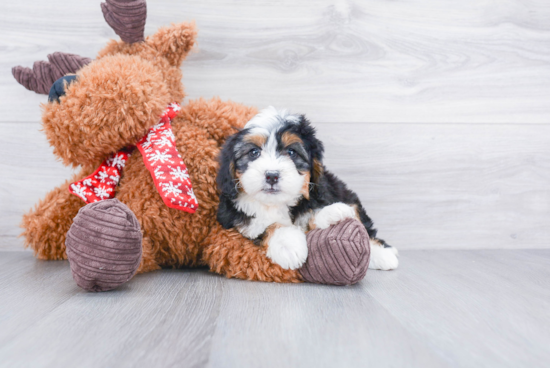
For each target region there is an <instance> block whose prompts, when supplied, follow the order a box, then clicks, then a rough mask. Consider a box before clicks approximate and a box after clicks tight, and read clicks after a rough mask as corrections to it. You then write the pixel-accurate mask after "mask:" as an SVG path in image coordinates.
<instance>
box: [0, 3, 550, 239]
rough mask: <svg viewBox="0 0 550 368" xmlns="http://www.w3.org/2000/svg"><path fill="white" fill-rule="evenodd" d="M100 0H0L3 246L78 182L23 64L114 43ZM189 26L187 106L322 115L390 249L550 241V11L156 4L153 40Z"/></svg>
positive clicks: (318, 120) (341, 162) (330, 153)
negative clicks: (212, 103)
mask: <svg viewBox="0 0 550 368" xmlns="http://www.w3.org/2000/svg"><path fill="white" fill-rule="evenodd" d="M99 2H100V1H98V0H97V1H96V0H94V1H70V0H56V1H38V0H18V1H2V3H1V4H0V35H2V37H0V55H1V57H0V250H16V249H21V245H22V240H21V239H20V238H17V235H18V234H19V232H20V229H19V228H18V227H17V225H18V223H19V221H20V217H21V215H22V214H23V213H24V212H25V211H26V210H27V209H29V208H30V207H31V206H32V205H33V204H34V203H36V202H37V201H38V200H39V199H40V198H41V197H42V196H44V195H45V193H46V192H47V191H48V190H50V189H51V188H52V187H54V186H55V185H58V184H60V183H61V182H62V181H64V180H65V179H66V178H67V177H68V176H69V174H70V173H71V170H70V169H67V168H65V167H63V166H62V165H61V164H60V163H59V162H57V161H56V160H55V158H54V157H53V155H52V153H51V148H50V147H49V146H48V144H47V142H46V141H45V138H44V136H43V134H42V133H41V132H40V131H39V129H40V123H39V122H40V108H39V104H40V103H42V102H45V101H46V97H45V96H41V95H36V94H34V93H32V92H29V91H27V90H25V89H24V88H23V87H21V86H19V85H17V84H16V82H15V81H14V79H13V78H12V76H11V71H10V69H11V67H12V66H14V65H25V66H31V65H32V63H33V62H34V61H35V60H42V59H45V58H46V55H47V54H49V53H52V52H54V51H64V52H71V53H77V54H80V55H83V56H89V57H94V56H95V54H96V53H97V51H98V50H99V49H100V48H101V47H102V46H103V45H104V44H105V43H106V42H107V40H108V39H109V38H113V37H115V35H114V32H113V31H112V30H111V29H110V28H109V27H108V26H107V25H106V23H105V22H104V20H103V18H102V15H101V11H100V8H99ZM188 20H195V21H196V23H197V26H198V29H199V39H198V41H199V44H198V48H197V49H196V51H195V52H194V53H193V54H191V55H190V57H189V58H188V60H187V61H186V62H185V64H184V67H183V71H184V84H185V86H186V90H187V93H188V94H189V98H191V99H194V98H198V97H206V98H208V97H213V96H221V97H222V98H224V99H232V100H234V101H238V102H242V103H245V104H250V105H255V106H257V107H259V108H262V107H265V106H267V105H276V106H279V107H287V108H289V109H291V110H292V111H295V112H301V113H306V114H307V115H308V116H309V117H310V118H311V120H312V121H313V122H314V123H315V125H316V126H317V127H318V131H319V135H320V136H321V138H322V139H323V140H324V142H325V144H326V148H327V150H326V151H327V152H326V164H327V166H328V167H329V168H330V169H331V170H332V171H334V172H336V173H337V174H339V175H340V176H341V177H342V178H343V179H344V180H345V181H346V182H348V183H349V185H350V186H351V187H352V188H353V189H355V190H356V191H357V192H358V194H359V195H360V197H361V199H362V200H363V202H364V204H365V205H366V207H367V210H368V212H369V214H370V215H371V217H373V219H374V220H375V222H376V224H377V226H378V228H379V229H380V233H379V234H380V236H381V237H382V238H385V239H386V240H387V241H388V242H389V243H390V244H394V245H396V246H397V247H398V248H399V249H422V248H424V249H435V248H437V249H471V248H548V247H549V246H550V243H549V241H548V239H549V238H550V124H549V123H550V1H548V0H484V1H479V0H462V1H456V0H394V1H388V0H364V1H349V2H347V1H335V0H299V1H298V0H282V1H269V2H267V1H257V0H244V1H243V0H241V1H222V0H185V1H183V0H180V1H175V0H173V1H170V0H162V1H153V0H151V1H149V2H148V23H147V27H146V34H152V33H153V32H154V31H155V30H156V29H157V28H158V27H160V26H162V25H167V24H169V23H170V22H179V21H188Z"/></svg>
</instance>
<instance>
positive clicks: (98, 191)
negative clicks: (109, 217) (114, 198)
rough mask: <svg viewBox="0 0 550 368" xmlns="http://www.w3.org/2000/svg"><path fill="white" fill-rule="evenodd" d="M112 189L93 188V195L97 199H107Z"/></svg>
mask: <svg viewBox="0 0 550 368" xmlns="http://www.w3.org/2000/svg"><path fill="white" fill-rule="evenodd" d="M112 191H113V189H111V188H103V187H95V188H94V193H95V195H96V196H98V197H99V199H100V200H101V199H104V198H109V197H110V196H111V195H110V194H109V192H112Z"/></svg>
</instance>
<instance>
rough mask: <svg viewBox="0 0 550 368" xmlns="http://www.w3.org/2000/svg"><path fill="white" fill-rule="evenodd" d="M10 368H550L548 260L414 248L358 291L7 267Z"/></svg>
mask: <svg viewBox="0 0 550 368" xmlns="http://www.w3.org/2000/svg"><path fill="white" fill-rule="evenodd" d="M0 295H1V299H0V367H9V368H13V367H154V366H157V367H172V366H174V367H239V368H241V367H422V368H427V367H514V368H517V367H530V368H533V367H548V365H549V364H550V303H549V301H550V250H477V251H472V250H468V251H450V250H440V251H431V250H410V251H404V252H402V254H401V267H400V269H398V270H396V271H392V272H383V271H372V270H371V271H369V272H368V273H367V277H366V279H364V280H363V281H362V282H360V283H359V284H357V285H355V286H351V287H329V286H319V285H312V284H301V285H281V284H267V283H255V282H246V281H239V280H227V279H225V278H223V277H221V276H218V275H214V274H210V273H208V272H207V271H206V270H163V271H159V272H154V273H150V274H146V275H138V276H137V277H135V278H134V279H133V280H131V281H130V282H129V283H128V284H126V285H125V286H124V287H122V288H120V289H119V290H116V291H111V292H106V293H88V292H85V291H83V290H81V289H79V288H78V287H77V286H76V285H75V283H74V282H73V280H72V278H71V274H70V270H69V266H68V264H67V263H66V262H64V261H62V262H43V261H37V260H34V259H33V258H32V255H31V254H29V253H27V252H3V253H2V257H1V258H0Z"/></svg>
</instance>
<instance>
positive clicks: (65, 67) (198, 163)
mask: <svg viewBox="0 0 550 368" xmlns="http://www.w3.org/2000/svg"><path fill="white" fill-rule="evenodd" d="M101 6H102V10H103V14H104V17H105V20H106V21H107V23H108V24H109V25H110V26H111V27H112V28H113V30H114V31H115V32H116V33H117V34H118V35H119V36H120V40H111V41H110V42H109V43H107V45H106V46H105V47H104V48H103V49H102V50H101V51H100V52H99V54H98V55H97V57H96V58H95V60H91V59H88V58H83V57H79V56H77V55H72V54H65V53H53V54H51V55H49V56H48V60H49V61H48V62H45V61H39V62H36V63H35V64H34V67H33V69H29V68H23V67H15V68H14V69H13V75H14V77H15V78H16V79H17V81H18V82H19V83H21V84H22V85H23V86H25V87H26V88H28V89H30V90H33V91H35V92H37V93H42V94H48V95H49V96H48V102H47V103H45V104H43V105H42V109H43V114H42V123H43V130H44V133H45V134H46V136H47V139H48V141H49V143H50V145H51V146H52V147H53V153H54V155H55V156H56V157H57V158H59V159H60V160H61V161H62V162H63V164H65V165H67V166H72V167H73V168H76V169H78V172H77V173H76V174H75V175H74V176H73V177H72V178H71V179H70V180H67V181H66V182H65V183H63V184H62V185H60V186H59V187H57V188H55V189H53V190H52V191H51V192H49V193H48V194H47V195H46V197H45V198H44V199H43V200H41V201H40V202H39V203H38V204H37V205H36V206H35V208H34V209H33V210H31V211H30V212H28V213H27V214H25V215H24V217H23V221H22V227H23V229H24V232H23V235H24V238H25V245H26V246H27V247H30V248H31V249H33V250H34V253H35V255H36V257H37V258H39V259H43V260H62V259H67V258H68V259H69V261H70V266H71V270H72V273H73V277H74V279H75V280H76V282H77V283H78V285H80V286H81V287H83V288H84V289H86V290H91V291H104V290H109V289H113V288H115V287H117V286H119V285H121V284H122V283H124V282H127V281H128V280H130V279H131V278H132V277H133V275H134V274H135V273H136V272H139V273H143V272H149V271H154V270H158V269H160V268H163V267H164V268H166V267H168V268H179V267H184V266H185V267H188V266H207V267H209V269H210V270H211V271H212V272H216V273H219V274H222V275H225V276H227V277H233V278H240V279H245V280H258V281H271V282H304V281H308V282H316V283H325V284H335V285H347V284H352V283H355V282H357V281H359V280H361V279H362V278H363V277H364V275H365V273H366V271H367V267H368V263H369V255H370V250H369V237H368V234H366V231H365V229H364V227H363V226H362V225H361V223H359V222H358V221H356V220H346V221H343V222H341V223H339V224H337V225H334V226H331V227H330V228H328V229H325V230H321V229H316V230H313V231H311V232H309V233H308V234H307V239H308V246H309V252H308V255H307V260H305V262H304V263H303V264H302V266H301V267H300V268H297V269H284V268H283V267H281V266H280V265H279V264H277V263H275V262H273V261H272V260H271V259H270V258H269V257H268V256H267V255H266V254H267V247H268V246H267V245H266V244H255V243H254V242H253V241H251V240H249V239H246V238H244V237H243V236H241V234H240V233H238V232H237V231H236V230H233V229H224V228H223V227H222V226H221V225H220V224H219V223H218V221H217V220H216V213H217V209H218V205H219V190H218V188H217V185H216V175H217V171H218V169H219V162H218V156H219V153H220V150H221V148H222V145H223V144H224V142H225V140H226V138H227V137H229V136H231V135H233V134H235V133H237V132H238V131H240V130H241V129H242V128H243V127H244V125H245V124H246V123H247V122H248V121H249V120H250V119H251V118H252V117H253V116H254V115H255V114H256V113H257V111H256V109H254V108H252V107H247V106H243V105H240V104H237V103H234V102H223V101H221V100H220V99H219V98H214V99H212V100H208V101H206V100H204V99H198V100H195V101H189V102H187V103H186V104H182V101H183V99H184V97H185V94H184V89H183V85H182V83H181V79H182V72H181V70H180V67H181V65H182V62H183V60H184V59H185V57H186V56H187V54H188V53H189V51H190V50H191V48H192V47H193V45H194V43H195V37H196V30H195V27H194V25H193V24H192V23H180V24H173V25H171V26H169V27H164V28H160V29H159V30H158V31H157V32H156V33H155V34H153V35H151V36H148V37H144V27H145V19H146V4H145V1H140V0H136V1H134V0H107V2H106V3H103V4H101ZM312 187H314V186H312Z"/></svg>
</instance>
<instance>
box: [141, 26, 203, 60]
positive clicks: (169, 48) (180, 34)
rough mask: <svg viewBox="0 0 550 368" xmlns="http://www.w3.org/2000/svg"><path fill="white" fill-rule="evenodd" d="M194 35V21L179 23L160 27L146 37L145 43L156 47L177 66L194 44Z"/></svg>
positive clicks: (195, 35) (195, 33) (195, 34)
mask: <svg viewBox="0 0 550 368" xmlns="http://www.w3.org/2000/svg"><path fill="white" fill-rule="evenodd" d="M196 37H197V30H196V29H195V23H194V22H193V23H179V24H172V25H171V26H170V27H162V28H160V29H159V30H158V31H157V33H155V34H154V35H152V36H150V37H148V38H147V43H148V44H149V45H150V46H152V47H154V48H156V49H157V50H158V51H159V52H160V53H161V55H163V56H164V57H165V58H166V59H167V60H168V62H169V63H170V65H172V66H175V67H178V68H179V67H180V66H181V63H182V62H183V59H185V57H186V56H187V53H189V51H190V50H191V48H192V47H193V45H194V44H195V38H196Z"/></svg>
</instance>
